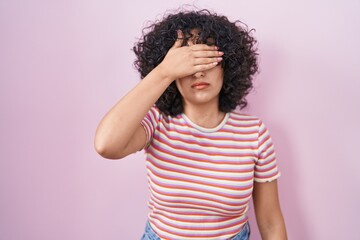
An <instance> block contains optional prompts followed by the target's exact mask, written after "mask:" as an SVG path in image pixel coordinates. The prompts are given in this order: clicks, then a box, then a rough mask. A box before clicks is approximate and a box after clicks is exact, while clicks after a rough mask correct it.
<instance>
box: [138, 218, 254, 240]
mask: <svg viewBox="0 0 360 240" xmlns="http://www.w3.org/2000/svg"><path fill="white" fill-rule="evenodd" d="M249 237H250V225H249V222H246V223H245V225H244V227H243V229H242V230H241V231H240V232H239V233H238V234H236V235H235V236H233V237H232V238H230V239H229V240H248V239H249ZM141 240H161V239H160V237H159V236H158V235H156V233H155V232H154V230H153V229H152V228H151V226H150V223H149V222H147V223H146V227H145V233H144V235H143V236H142V238H141Z"/></svg>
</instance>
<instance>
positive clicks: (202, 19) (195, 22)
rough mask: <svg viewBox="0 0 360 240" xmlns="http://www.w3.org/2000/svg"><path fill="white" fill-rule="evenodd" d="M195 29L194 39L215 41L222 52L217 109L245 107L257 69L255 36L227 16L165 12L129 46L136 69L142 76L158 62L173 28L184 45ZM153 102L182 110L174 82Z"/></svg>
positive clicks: (176, 111) (170, 110) (173, 36)
mask: <svg viewBox="0 0 360 240" xmlns="http://www.w3.org/2000/svg"><path fill="white" fill-rule="evenodd" d="M192 29H199V30H200V32H199V37H198V38H197V39H196V43H205V44H208V45H216V46H218V47H219V48H220V50H221V51H222V52H224V55H223V60H222V63H221V66H222V68H223V70H224V81H223V86H222V89H221V91H220V97H219V110H220V111H222V112H230V111H232V110H234V109H235V108H236V107H237V106H239V107H240V108H241V109H242V108H244V107H246V105H247V101H246V99H245V97H246V95H247V94H248V93H249V92H250V90H251V89H252V87H253V84H252V79H253V77H254V74H255V73H256V72H257V71H258V63H257V55H258V54H257V49H256V46H255V45H256V40H255V39H254V38H253V37H252V36H251V31H252V29H251V30H248V29H247V26H246V25H245V24H243V23H242V22H240V21H235V22H230V21H229V20H228V18H227V17H225V16H220V15H217V14H215V13H211V12H209V11H208V10H205V9H204V10H200V11H181V12H178V13H174V14H169V15H167V16H165V17H164V19H163V20H162V21H158V22H155V23H153V24H152V25H150V26H149V27H147V28H145V29H144V30H143V36H142V38H141V39H140V40H139V42H137V43H136V44H135V46H134V47H133V51H134V52H135V55H136V57H137V59H136V60H135V62H134V65H135V67H136V69H137V70H138V71H139V72H140V75H141V78H144V77H145V76H146V75H147V74H148V73H149V72H150V71H152V70H153V69H154V68H155V67H156V66H157V65H159V64H160V63H161V61H162V60H163V59H164V57H165V55H166V54H167V52H168V50H169V49H170V48H171V47H172V45H173V44H174V42H175V40H176V39H177V30H181V31H182V32H183V33H184V36H185V41H183V44H184V45H185V44H186V43H187V42H188V40H189V38H190V39H192V34H191V33H190V31H191V30H192ZM155 105H156V106H157V107H158V108H159V110H160V111H161V112H163V113H164V114H166V115H171V116H176V115H178V114H180V113H182V112H183V105H182V97H181V94H180V92H179V90H178V89H177V87H176V84H175V82H173V83H172V84H170V86H169V87H168V88H167V89H166V91H165V92H164V93H163V94H162V95H161V97H160V98H159V99H158V100H157V101H156V103H155Z"/></svg>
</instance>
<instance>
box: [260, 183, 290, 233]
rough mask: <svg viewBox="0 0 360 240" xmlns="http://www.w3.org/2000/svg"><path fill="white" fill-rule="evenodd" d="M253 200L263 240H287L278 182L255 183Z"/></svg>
mask: <svg viewBox="0 0 360 240" xmlns="http://www.w3.org/2000/svg"><path fill="white" fill-rule="evenodd" d="M253 200H254V208H255V215H256V221H257V224H258V227H259V231H260V234H261V238H262V239H263V240H286V239H287V234H286V228H285V222H284V218H283V215H282V213H281V209H280V203H279V197H278V187H277V180H274V181H272V182H266V183H259V182H254V191H253Z"/></svg>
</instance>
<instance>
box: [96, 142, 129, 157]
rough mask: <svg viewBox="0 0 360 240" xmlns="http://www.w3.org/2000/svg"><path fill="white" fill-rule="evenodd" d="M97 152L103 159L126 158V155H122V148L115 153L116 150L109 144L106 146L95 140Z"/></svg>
mask: <svg viewBox="0 0 360 240" xmlns="http://www.w3.org/2000/svg"><path fill="white" fill-rule="evenodd" d="M94 148H95V151H96V152H97V153H98V154H99V155H100V156H101V157H103V158H106V159H110V160H117V159H121V158H124V157H125V155H123V154H121V152H122V151H121V147H119V148H117V150H118V151H114V148H111V147H109V144H106V143H104V142H101V141H97V140H96V139H95V142H94Z"/></svg>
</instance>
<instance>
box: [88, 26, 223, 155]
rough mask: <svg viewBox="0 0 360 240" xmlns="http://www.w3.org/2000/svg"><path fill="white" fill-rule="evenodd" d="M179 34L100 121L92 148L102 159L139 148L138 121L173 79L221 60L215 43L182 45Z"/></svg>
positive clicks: (141, 134)
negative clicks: (145, 73) (157, 63)
mask: <svg viewBox="0 0 360 240" xmlns="http://www.w3.org/2000/svg"><path fill="white" fill-rule="evenodd" d="M182 39H183V35H182V33H181V32H178V40H176V41H175V43H174V45H173V46H172V48H170V49H169V51H168V53H167V54H166V56H165V58H164V60H163V61H162V62H161V63H160V64H159V65H158V66H157V67H156V68H154V69H153V70H152V71H151V72H150V73H149V74H148V75H147V76H146V77H145V78H144V79H143V80H142V81H141V82H140V83H139V84H137V85H136V86H135V87H134V88H133V89H132V90H131V91H130V92H129V93H128V94H126V95H125V96H124V97H123V98H122V99H120V101H119V102H118V103H116V104H115V106H114V107H113V108H112V109H110V111H109V112H108V113H107V114H106V115H105V116H104V117H103V119H102V120H101V121H100V123H99V125H98V127H97V130H96V133H95V139H94V147H95V150H96V151H97V152H98V153H99V154H100V155H101V156H102V157H104V158H108V159H120V158H123V157H125V156H127V155H129V154H131V153H134V152H136V151H139V150H140V149H142V148H143V147H144V145H145V142H146V133H145V130H144V129H143V127H142V126H141V124H140V123H141V121H142V119H143V118H144V117H145V115H146V114H147V112H148V111H149V110H150V108H151V107H152V106H153V104H154V103H155V102H156V101H157V99H158V98H159V97H160V96H161V94H162V93H163V92H164V91H165V90H166V88H167V87H168V86H169V85H170V84H171V83H172V81H173V80H175V79H178V78H182V77H184V76H189V75H192V74H194V73H196V72H198V71H205V70H209V69H211V68H213V67H215V66H216V65H217V64H218V62H220V61H221V57H220V56H221V55H222V53H221V52H219V51H218V48H217V47H215V46H208V45H206V44H196V45H193V46H184V47H181V45H182V41H183V40H182Z"/></svg>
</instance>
